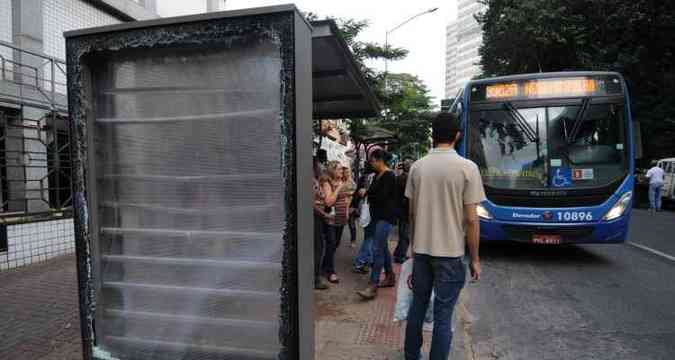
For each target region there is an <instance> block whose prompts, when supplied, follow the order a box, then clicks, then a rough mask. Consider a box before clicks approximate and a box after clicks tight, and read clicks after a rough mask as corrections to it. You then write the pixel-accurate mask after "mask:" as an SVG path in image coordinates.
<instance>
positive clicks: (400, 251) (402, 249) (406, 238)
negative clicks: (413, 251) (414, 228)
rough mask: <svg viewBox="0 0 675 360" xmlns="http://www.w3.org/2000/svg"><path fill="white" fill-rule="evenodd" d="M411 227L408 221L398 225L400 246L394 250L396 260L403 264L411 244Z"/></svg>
mask: <svg viewBox="0 0 675 360" xmlns="http://www.w3.org/2000/svg"><path fill="white" fill-rule="evenodd" d="M409 229H410V227H409V226H408V222H407V221H399V223H398V244H397V245H396V250H394V259H396V260H398V261H399V262H401V263H402V262H403V261H404V260H405V257H406V256H407V254H408V246H409V244H410V234H409V233H408V231H409Z"/></svg>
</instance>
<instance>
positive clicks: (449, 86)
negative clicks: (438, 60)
mask: <svg viewBox="0 0 675 360" xmlns="http://www.w3.org/2000/svg"><path fill="white" fill-rule="evenodd" d="M485 8H486V7H485V5H483V4H481V3H480V2H479V1H478V0H459V1H458V3H457V19H456V20H455V21H452V22H451V23H450V24H448V26H447V28H446V39H447V40H446V77H445V79H446V81H445V97H446V98H453V97H455V95H456V94H457V92H458V91H459V89H460V88H461V87H462V86H464V84H466V83H467V82H468V81H469V80H471V79H472V78H474V77H475V76H477V75H479V74H480V72H481V68H480V64H479V63H480V55H479V54H478V49H479V48H480V46H481V44H482V43H483V35H482V30H481V27H480V24H478V22H477V21H476V18H475V15H476V14H478V13H480V12H482V11H484V10H485Z"/></svg>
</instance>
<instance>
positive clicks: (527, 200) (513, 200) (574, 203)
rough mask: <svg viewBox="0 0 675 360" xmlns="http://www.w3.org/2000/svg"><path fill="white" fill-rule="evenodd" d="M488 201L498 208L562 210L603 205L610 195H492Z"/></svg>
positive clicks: (489, 195)
mask: <svg viewBox="0 0 675 360" xmlns="http://www.w3.org/2000/svg"><path fill="white" fill-rule="evenodd" d="M487 197H488V199H489V200H490V201H492V202H493V203H494V204H495V205H498V206H516V207H530V208H561V207H563V208H564V207H581V206H599V205H602V204H603V203H604V202H605V201H607V199H609V197H610V195H607V194H599V195H588V196H555V197H533V196H519V195H506V194H490V193H488V196H487Z"/></svg>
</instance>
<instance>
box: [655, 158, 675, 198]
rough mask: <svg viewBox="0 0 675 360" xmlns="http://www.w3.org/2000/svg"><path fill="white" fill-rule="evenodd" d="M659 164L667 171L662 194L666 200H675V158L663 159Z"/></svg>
mask: <svg viewBox="0 0 675 360" xmlns="http://www.w3.org/2000/svg"><path fill="white" fill-rule="evenodd" d="M658 166H659V167H660V168H661V169H663V171H664V172H665V174H664V178H663V180H664V185H663V192H662V195H661V196H663V198H664V200H669V201H675V158H668V159H661V160H659V161H658Z"/></svg>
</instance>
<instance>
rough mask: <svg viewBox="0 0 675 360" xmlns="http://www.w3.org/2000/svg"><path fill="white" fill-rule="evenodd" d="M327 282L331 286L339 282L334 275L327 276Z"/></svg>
mask: <svg viewBox="0 0 675 360" xmlns="http://www.w3.org/2000/svg"><path fill="white" fill-rule="evenodd" d="M328 282H329V283H332V284H337V283H339V282H340V278H339V277H338V276H337V275H336V274H330V275H328Z"/></svg>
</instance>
